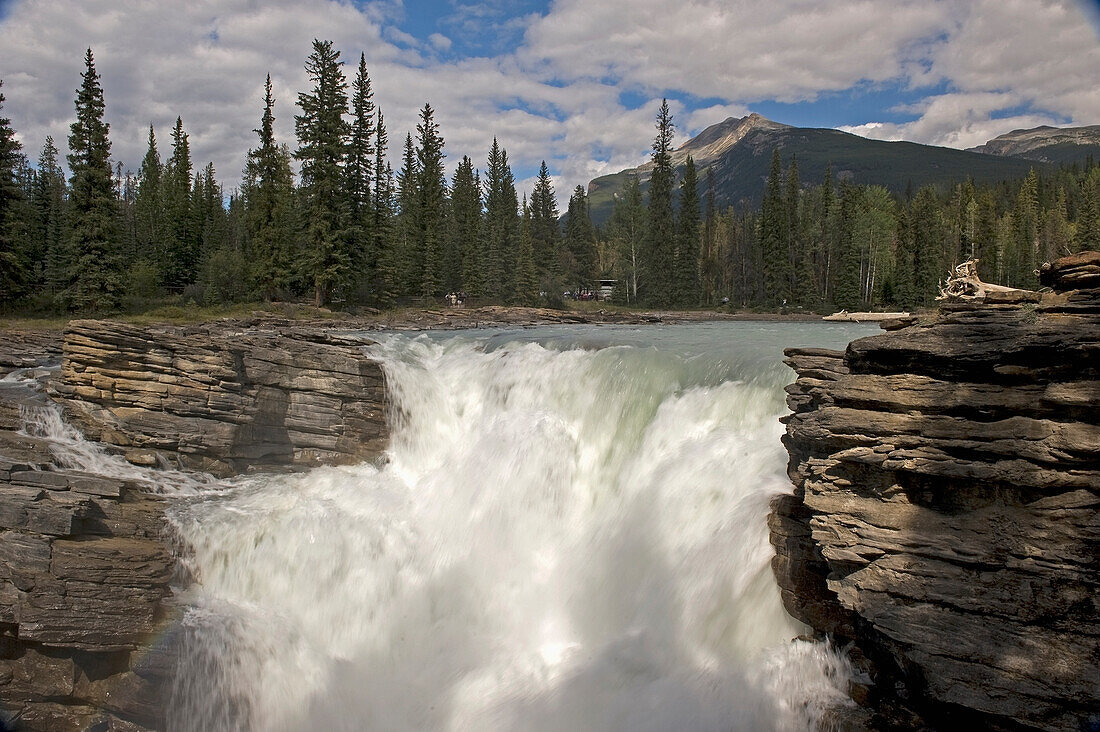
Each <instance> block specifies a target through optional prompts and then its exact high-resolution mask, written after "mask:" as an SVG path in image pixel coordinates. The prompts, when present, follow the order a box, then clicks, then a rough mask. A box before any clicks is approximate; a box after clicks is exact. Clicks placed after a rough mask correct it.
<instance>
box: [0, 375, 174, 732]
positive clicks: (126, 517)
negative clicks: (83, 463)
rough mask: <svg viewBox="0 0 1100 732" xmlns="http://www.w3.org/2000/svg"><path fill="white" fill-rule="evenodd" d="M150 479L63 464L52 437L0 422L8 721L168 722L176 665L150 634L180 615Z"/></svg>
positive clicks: (54, 729)
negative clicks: (170, 676)
mask: <svg viewBox="0 0 1100 732" xmlns="http://www.w3.org/2000/svg"><path fill="white" fill-rule="evenodd" d="M8 396H9V395H6V394H0V401H3V400H6V399H7V398H8ZM38 408H44V407H38ZM3 426H5V427H11V426H13V425H11V424H5V425H3ZM149 487H150V486H149V485H147V484H144V483H141V482H139V481H134V480H120V479H115V478H106V477H102V476H97V475H89V474H87V473H83V472H80V471H76V470H69V469H65V468H64V467H62V466H61V465H59V464H57V462H56V461H55V458H54V455H53V453H52V452H51V447H50V442H49V441H48V440H46V439H43V438H39V437H33V436H28V435H24V434H18V433H16V432H13V431H10V430H7V429H3V430H0V720H7V722H8V723H12V724H14V725H15V726H16V729H20V730H30V731H36V730H42V731H43V732H46V731H48V732H70V731H73V732H75V731H76V730H91V729H95V730H129V731H131V732H136V731H138V730H143V729H156V728H160V727H161V726H162V721H163V720H162V714H163V712H162V708H163V707H162V704H161V700H162V695H163V694H164V693H165V691H166V689H167V685H166V684H165V683H164V682H165V681H166V674H167V673H168V669H169V668H170V665H169V663H168V661H167V659H166V657H165V655H164V654H163V653H161V652H160V651H161V650H163V649H162V648H161V647H157V646H151V645H150V644H151V641H152V640H153V639H154V637H155V636H156V634H157V633H158V632H160V631H162V630H163V629H165V628H166V627H167V626H168V625H169V624H170V621H171V618H172V615H173V609H172V605H171V602H170V595H171V590H170V588H169V583H170V581H171V579H172V576H173V571H174V563H173V559H172V555H171V550H170V547H169V544H168V542H167V541H166V540H165V538H164V529H165V526H164V520H163V515H162V511H161V499H160V498H159V497H157V496H156V495H154V494H153V493H151V492H150V491H149ZM2 726H3V725H2V724H0V727H2Z"/></svg>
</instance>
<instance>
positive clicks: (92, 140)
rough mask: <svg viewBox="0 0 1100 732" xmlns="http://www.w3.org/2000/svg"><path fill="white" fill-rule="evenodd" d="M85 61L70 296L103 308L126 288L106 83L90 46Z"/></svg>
mask: <svg viewBox="0 0 1100 732" xmlns="http://www.w3.org/2000/svg"><path fill="white" fill-rule="evenodd" d="M84 65H85V71H84V73H83V74H81V80H82V83H81V85H80V89H78V90H77V96H76V121H75V122H73V123H72V125H71V127H70V131H71V132H70V134H69V155H68V161H69V170H70V171H72V177H71V178H70V181H69V187H70V191H71V192H70V197H69V210H70V226H69V249H70V251H71V253H72V259H71V262H72V269H71V270H70V272H69V277H68V280H69V286H68V289H67V292H66V295H67V299H68V301H69V302H70V303H71V305H72V306H73V307H75V308H76V309H78V310H91V311H104V310H112V309H114V308H115V307H116V306H117V305H118V301H119V294H120V290H121V282H120V277H119V264H120V263H119V257H118V231H117V228H116V220H115V213H116V205H115V186H114V181H113V180H112V177H111V160H110V158H111V142H110V140H109V139H108V133H109V131H110V126H109V125H108V124H107V123H106V122H104V121H103V114H104V111H105V110H106V105H105V103H104V101H103V87H102V86H100V83H99V74H97V73H96V70H95V62H94V59H93V58H92V49H90V48H89V49H88V52H87V54H86V55H85V57H84Z"/></svg>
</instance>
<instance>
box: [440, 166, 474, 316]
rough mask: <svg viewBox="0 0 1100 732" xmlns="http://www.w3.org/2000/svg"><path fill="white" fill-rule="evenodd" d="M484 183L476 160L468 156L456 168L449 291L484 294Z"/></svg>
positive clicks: (449, 258) (453, 191)
mask: <svg viewBox="0 0 1100 732" xmlns="http://www.w3.org/2000/svg"><path fill="white" fill-rule="evenodd" d="M480 189H481V186H480V183H479V182H478V180H477V175H476V173H475V172H474V164H473V161H471V160H470V158H469V157H468V156H466V155H463V156H462V162H460V163H459V164H458V168H457V169H456V170H455V174H454V178H453V179H452V182H451V219H450V221H451V223H450V227H449V229H450V231H449V232H448V233H449V236H448V250H449V252H450V256H449V257H448V269H453V271H451V272H449V273H448V274H449V279H448V283H447V289H448V290H466V291H468V292H469V293H470V294H473V295H480V294H481V291H482V282H481V262H480V260H479V258H478V242H479V239H480V237H481V190H480Z"/></svg>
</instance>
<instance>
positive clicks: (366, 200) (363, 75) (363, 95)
mask: <svg viewBox="0 0 1100 732" xmlns="http://www.w3.org/2000/svg"><path fill="white" fill-rule="evenodd" d="M351 90H352V93H351V116H352V120H351V134H350V136H349V138H348V150H347V160H346V161H345V163H344V175H345V182H344V188H345V192H346V194H347V197H348V212H349V217H350V219H349V223H348V229H349V237H350V240H351V241H350V251H351V255H352V261H353V263H354V267H355V269H356V271H357V279H359V280H360V281H362V282H365V283H369V282H371V281H372V280H373V279H374V278H375V275H374V272H375V270H376V269H377V267H378V252H377V251H376V250H375V248H374V236H373V233H372V232H371V225H372V223H373V219H374V216H373V213H372V212H371V203H372V195H371V185H372V182H373V179H374V162H375V161H374V142H375V140H374V137H375V129H374V92H373V91H371V82H370V76H369V75H368V73H367V60H366V56H365V55H364V54H360V55H359V70H358V72H357V73H356V76H355V81H353V82H352V85H351Z"/></svg>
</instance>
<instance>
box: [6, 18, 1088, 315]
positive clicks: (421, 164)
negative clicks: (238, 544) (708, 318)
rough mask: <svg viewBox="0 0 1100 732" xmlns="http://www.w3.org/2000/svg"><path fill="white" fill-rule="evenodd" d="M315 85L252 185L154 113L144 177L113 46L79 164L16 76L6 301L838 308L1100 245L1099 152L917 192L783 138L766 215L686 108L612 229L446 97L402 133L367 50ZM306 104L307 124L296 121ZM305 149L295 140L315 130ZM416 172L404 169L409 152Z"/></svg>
mask: <svg viewBox="0 0 1100 732" xmlns="http://www.w3.org/2000/svg"><path fill="white" fill-rule="evenodd" d="M305 69H306V72H307V74H308V77H309V79H310V83H311V84H312V88H310V89H309V90H308V91H303V92H301V93H299V94H298V97H297V99H296V100H294V106H293V108H292V111H290V110H288V107H289V105H286V104H285V102H284V104H283V106H281V107H279V108H278V109H277V106H276V101H277V100H276V99H275V98H274V95H273V93H272V85H271V80H270V77H268V79H267V82H266V84H265V94H264V97H263V99H261V100H257V118H256V119H257V128H256V129H255V130H254V132H255V135H256V137H255V146H254V147H253V148H252V149H250V150H249V151H248V155H247V164H246V166H245V169H244V171H243V174H242V182H241V185H240V189H239V190H235V191H233V192H232V193H231V194H227V192H226V191H225V190H224V188H223V186H222V185H221V184H220V183H219V182H218V179H217V171H215V170H214V166H213V164H211V163H207V164H205V165H196V164H195V162H194V161H193V160H192V158H191V153H190V149H189V142H188V134H187V131H186V128H185V125H184V121H183V120H182V119H179V118H177V119H176V122H175V124H174V125H173V126H172V129H171V130H167V131H165V130H160V131H158V130H156V129H154V128H153V127H150V128H149V132H148V148H147V152H146V153H145V156H144V158H143V159H142V161H141V165H140V167H139V169H138V170H137V172H136V173H135V172H132V171H124V170H123V166H122V164H121V163H120V162H117V161H115V160H113V159H112V157H111V140H110V128H109V125H108V124H107V122H106V121H105V111H106V101H105V99H104V94H103V88H102V84H101V79H100V76H99V74H98V73H97V71H96V68H95V62H94V58H93V55H92V51H91V50H88V52H87V54H86V56H85V70H84V72H83V74H82V75H81V79H80V85H79V88H78V89H77V92H76V98H75V119H74V120H73V122H72V124H71V126H70V129H69V136H68V140H67V143H68V155H67V156H66V157H65V159H64V161H62V160H61V159H60V153H59V151H58V148H57V145H56V143H55V141H54V139H53V138H52V137H47V138H46V139H45V140H44V141H43V144H42V148H41V152H40V153H39V154H38V157H37V159H36V160H34V161H33V162H32V160H31V159H30V158H29V157H28V152H27V151H25V150H23V149H22V146H21V145H20V143H19V141H18V140H17V138H16V135H15V131H14V130H13V129H12V125H11V121H10V119H8V118H6V117H4V116H3V111H4V110H3V103H4V97H3V94H2V92H3V88H2V81H0V308H2V309H3V310H4V311H5V312H13V313H72V314H84V313H92V314H104V313H115V312H141V311H142V310H145V309H148V308H151V307H154V306H158V305H163V304H166V303H178V304H184V303H197V304H203V305H213V304H225V303H235V302H257V301H275V300H279V301H286V300H299V301H308V302H311V303H312V304H313V305H315V306H317V307H329V308H333V309H341V310H355V309H356V308H361V307H373V308H387V307H393V306H395V305H399V304H410V303H426V302H431V303H433V304H434V303H435V302H437V301H438V298H441V297H442V296H443V295H445V294H446V293H450V292H463V293H465V295H466V296H467V297H469V298H471V299H472V301H473V302H476V303H502V304H517V305H549V306H558V305H560V304H561V302H562V297H563V293H566V292H577V291H579V290H582V289H586V288H595V287H596V286H597V285H598V283H599V281H600V280H614V281H615V285H614V295H613V297H614V299H615V300H616V301H617V302H619V303H621V304H624V305H629V306H638V307H655V308H673V307H675V308H696V307H718V306H729V307H733V308H737V309H742V308H744V309H753V308H762V309H763V308H767V309H774V308H780V307H787V308H804V309H806V310H813V311H832V310H835V309H840V308H846V309H848V310H862V309H875V308H894V307H900V308H913V307H920V306H923V305H928V304H930V303H931V301H932V300H933V298H934V297H935V296H936V295H937V293H938V284H939V282H940V281H941V280H942V279H943V278H944V277H945V276H946V275H947V273H948V271H949V270H950V268H951V267H952V266H953V265H955V264H958V263H959V262H961V261H963V260H965V259H967V258H970V257H977V258H979V260H980V264H979V274H980V276H981V277H982V279H983V280H986V281H989V282H994V283H998V284H1003V285H1009V286H1013V287H1022V288H1034V287H1037V286H1038V281H1037V278H1036V276H1035V272H1036V269H1037V268H1038V266H1039V264H1041V263H1042V262H1043V261H1048V260H1051V259H1054V258H1057V257H1059V256H1063V255H1065V254H1068V253H1071V252H1075V251H1080V250H1083V249H1097V248H1100V166H1097V165H1096V164H1094V162H1093V161H1092V160H1091V159H1090V160H1088V161H1085V162H1084V163H1081V164H1074V165H1067V166H1063V167H1061V168H1059V169H1057V170H1053V169H1044V172H1042V173H1040V172H1039V171H1036V170H1033V171H1032V172H1031V173H1030V174H1029V175H1028V176H1027V177H1026V178H1024V179H1021V180H1006V181H1002V182H1001V183H999V184H996V185H975V184H973V183H972V182H970V181H965V180H964V181H955V182H950V181H944V183H943V184H941V185H939V186H934V187H933V186H929V187H924V188H920V189H919V190H908V191H906V192H905V193H904V194H902V195H894V194H891V193H890V192H888V191H887V190H886V189H885V188H883V187H880V186H874V185H856V184H853V183H851V182H849V181H846V180H844V179H834V178H833V176H832V175H831V174H829V173H826V175H825V177H824V179H823V180H815V181H803V180H801V179H800V178H799V174H798V161H797V159H796V158H794V157H787V158H785V157H784V155H783V154H782V151H781V150H775V151H774V152H773V155H772V161H771V168H770V174H769V175H768V176H767V179H766V181H765V182H764V183H763V186H764V190H763V199H762V203H761V204H760V205H759V206H758V207H757V206H753V207H749V206H742V207H731V208H727V209H726V210H718V208H717V207H716V205H715V195H714V180H713V172H712V171H709V170H706V169H701V170H697V169H696V167H695V165H694V163H693V162H692V161H691V159H690V158H689V159H688V161H687V164H686V165H685V166H684V167H683V169H682V171H674V169H673V167H672V164H671V159H670V153H671V152H672V144H673V139H674V136H675V127H674V120H673V116H672V114H671V112H670V110H669V106H668V103H667V101H666V102H664V103H663V104H662V105H661V107H660V109H659V110H658V112H657V117H656V134H655V137H654V141H653V147H652V164H653V165H652V177H651V178H650V182H649V187H648V191H647V194H646V195H644V196H643V194H642V192H641V190H640V187H639V185H638V181H637V180H636V179H633V178H631V179H629V180H628V183H627V185H626V187H625V189H624V190H623V191H621V192H620V194H618V196H617V197H616V201H615V206H614V211H613V214H612V216H611V218H610V220H609V221H608V222H607V223H606V225H604V226H603V227H600V228H598V229H597V228H596V227H594V226H593V224H592V221H591V219H590V217H589V211H588V201H587V194H586V191H585V189H584V188H583V187H582V186H577V187H576V188H575V189H574V190H573V191H571V192H570V194H569V197H568V200H567V202H566V203H565V211H564V215H563V213H562V211H561V210H560V208H559V203H558V200H557V194H556V192H555V190H554V186H553V183H552V179H551V176H550V172H549V170H548V168H547V165H546V163H545V162H543V164H542V166H541V168H540V170H539V174H538V178H537V181H536V183H535V185H534V187H533V190H532V191H531V196H530V199H528V198H527V197H526V196H522V197H520V196H517V189H516V182H515V178H514V176H513V173H512V169H511V166H510V164H509V160H508V151H507V150H506V149H504V148H503V147H502V146H500V145H499V144H498V142H497V140H495V139H494V140H493V143H492V146H491V147H490V149H489V150H488V152H487V154H486V157H485V163H484V165H482V164H481V163H480V159H479V160H478V161H477V162H475V160H474V159H472V158H471V157H469V156H468V155H463V156H462V158H461V160H460V161H459V162H458V164H457V166H456V167H455V169H454V173H453V174H452V175H450V176H448V175H447V172H446V171H447V164H446V160H447V155H448V153H447V151H446V147H445V141H444V136H443V131H442V130H441V129H440V127H439V125H438V123H437V121H436V114H435V110H434V109H433V108H432V106H431V105H430V104H428V103H425V104H424V106H423V108H422V109H421V110H420V114H419V122H418V124H417V125H416V129H415V131H412V130H410V131H408V132H407V133H406V134H405V136H404V137H403V138H401V137H397V138H396V139H395V140H393V141H391V137H390V132H389V130H388V129H387V127H386V122H385V117H384V115H383V110H382V109H380V108H379V107H378V106H377V105H376V104H375V102H374V93H373V90H372V80H371V78H370V76H369V74H368V70H367V66H366V62H365V58H364V57H363V56H362V55H360V57H359V60H358V63H357V64H352V65H351V66H350V67H349V66H346V65H345V62H344V61H343V60H342V59H341V57H340V52H339V51H338V50H336V49H335V48H334V47H333V44H332V43H331V42H329V41H320V40H318V41H314V43H313V49H312V53H311V54H310V55H309V56H308V58H307V59H306V62H305ZM277 113H278V114H291V113H293V115H294V129H295V138H296V139H295V140H293V141H285V140H278V139H276V137H275V132H274V130H275V125H274V122H275V118H276V114H277ZM292 143H293V144H292ZM395 165H396V169H395V167H394V166H395Z"/></svg>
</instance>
